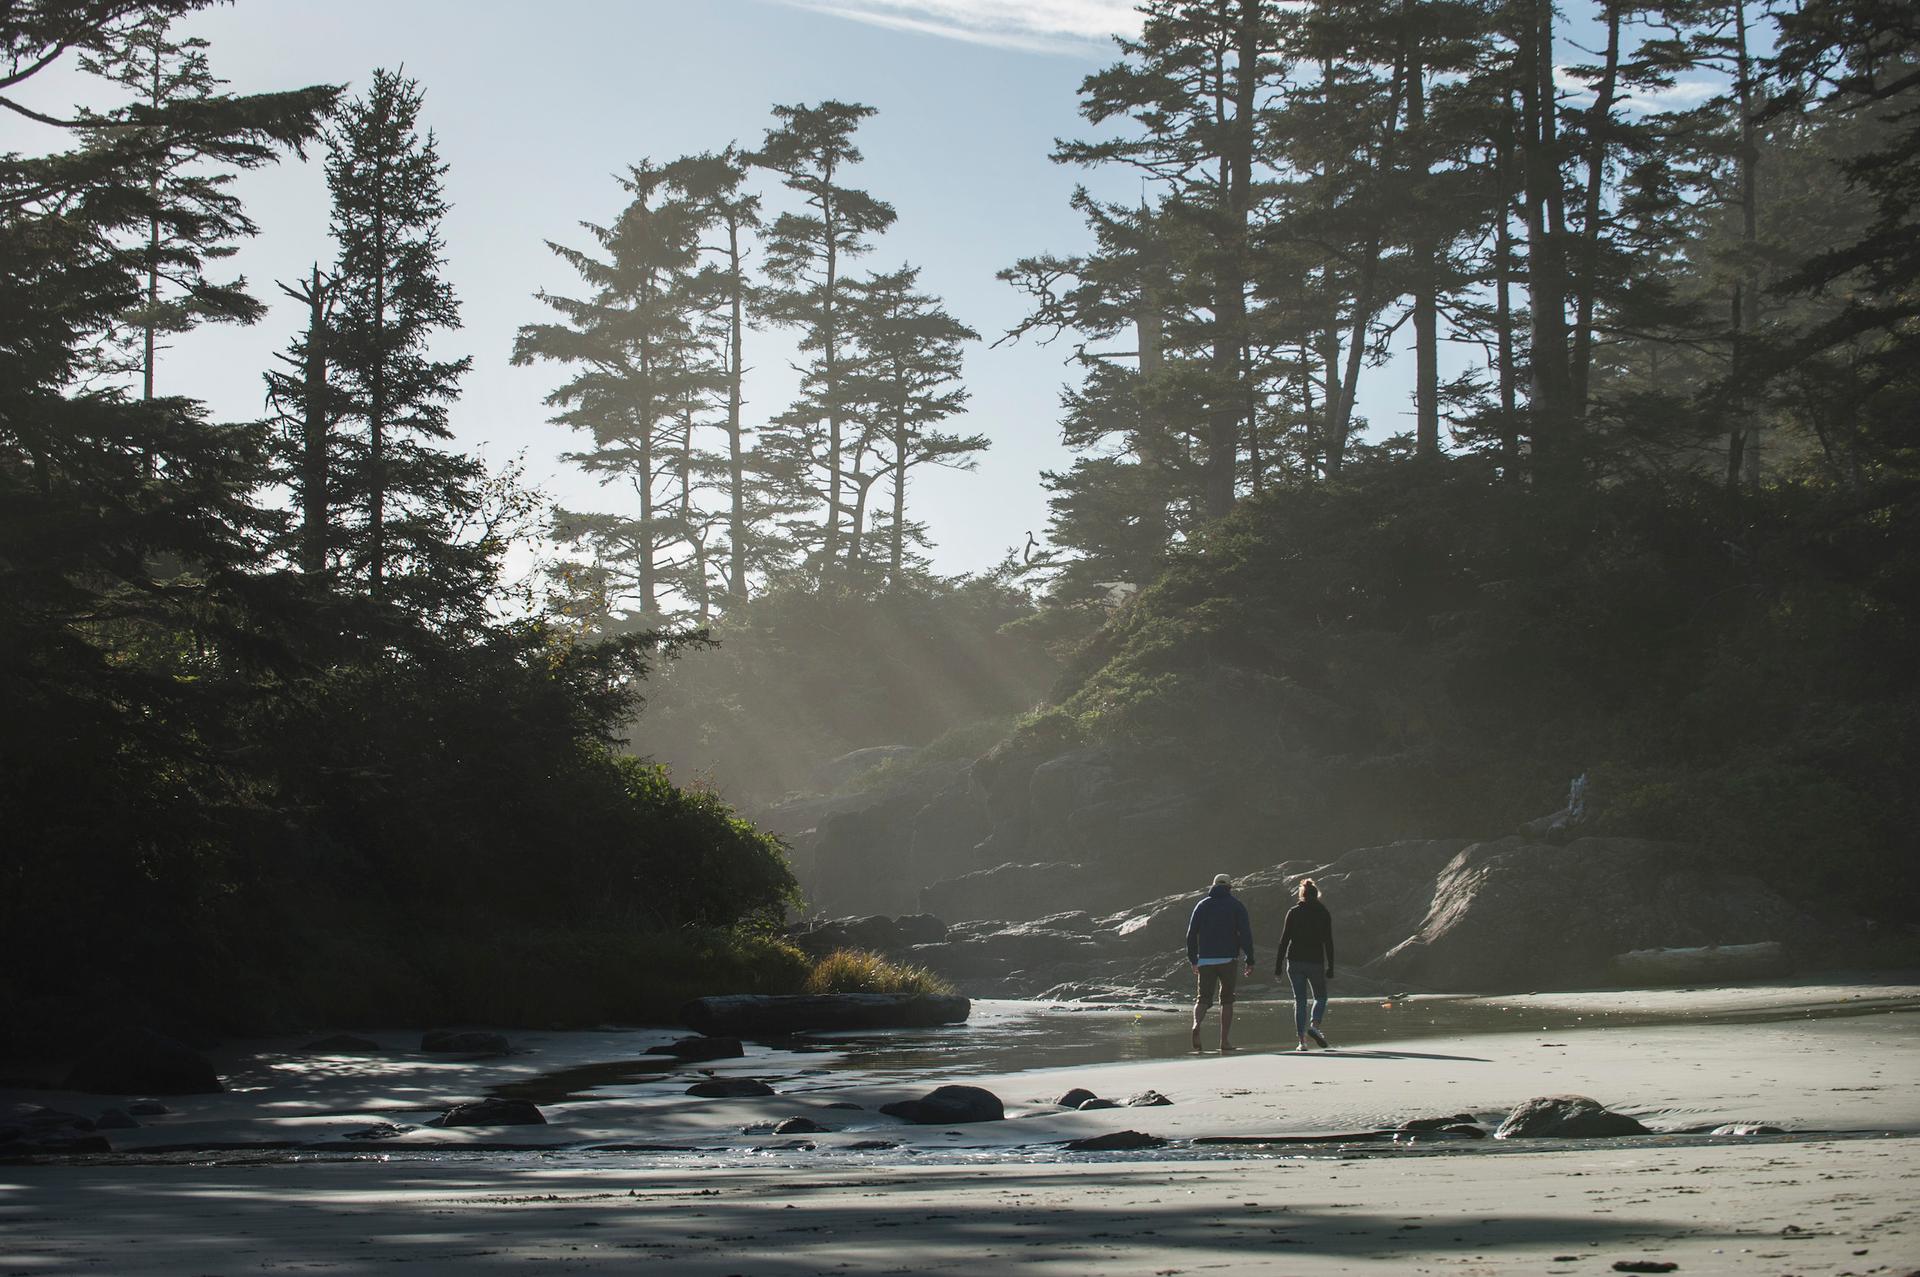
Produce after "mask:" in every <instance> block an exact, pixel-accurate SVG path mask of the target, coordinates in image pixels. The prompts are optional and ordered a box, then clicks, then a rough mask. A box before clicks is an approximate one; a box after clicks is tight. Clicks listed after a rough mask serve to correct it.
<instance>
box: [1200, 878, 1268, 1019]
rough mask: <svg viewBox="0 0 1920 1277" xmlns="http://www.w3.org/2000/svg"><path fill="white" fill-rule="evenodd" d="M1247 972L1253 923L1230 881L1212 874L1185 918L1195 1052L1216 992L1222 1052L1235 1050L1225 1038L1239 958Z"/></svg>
mask: <svg viewBox="0 0 1920 1277" xmlns="http://www.w3.org/2000/svg"><path fill="white" fill-rule="evenodd" d="M1243 953H1244V954H1245V955H1246V958H1247V974H1248V975H1252V974H1253V924H1252V922H1250V921H1249V920H1248V918H1247V907H1246V906H1245V905H1243V904H1241V903H1240V902H1239V901H1238V900H1237V899H1235V898H1234V894H1233V879H1231V878H1229V877H1227V875H1225V874H1215V875H1214V879H1213V886H1211V887H1209V888H1208V889H1207V894H1206V895H1204V896H1202V897H1200V903H1199V904H1197V905H1195V906H1194V907H1193V916H1192V917H1190V918H1188V919H1187V965H1189V966H1191V967H1192V968H1193V982H1194V989H1193V1049H1194V1051H1195V1053H1196V1054H1197V1053H1198V1052H1199V1051H1200V1049H1201V1048H1200V1024H1201V1021H1203V1020H1205V1019H1206V1018H1207V1008H1208V1007H1210V1006H1212V1005H1213V995H1214V992H1215V990H1218V991H1219V994H1220V1049H1221V1050H1222V1051H1231V1050H1233V1049H1234V1048H1233V1044H1232V1043H1231V1042H1229V1041H1228V1040H1227V1035H1228V1034H1230V1033H1231V1032H1232V1031H1233V989H1234V984H1235V983H1236V980H1235V969H1236V967H1237V966H1238V961H1237V960H1238V958H1239V957H1240V955H1241V954H1243Z"/></svg>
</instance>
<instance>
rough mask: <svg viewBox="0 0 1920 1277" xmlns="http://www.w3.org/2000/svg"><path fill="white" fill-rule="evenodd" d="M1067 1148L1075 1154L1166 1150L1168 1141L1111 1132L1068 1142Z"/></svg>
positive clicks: (1140, 1135)
mask: <svg viewBox="0 0 1920 1277" xmlns="http://www.w3.org/2000/svg"><path fill="white" fill-rule="evenodd" d="M1066 1146H1067V1149H1068V1151H1070V1152H1074V1153H1112V1152H1118V1151H1121V1150H1124V1149H1130V1148H1165V1147H1166V1146H1167V1141H1166V1140H1164V1139H1162V1138H1160V1137H1159V1136H1158V1135H1147V1134H1144V1133H1143V1132H1140V1131H1109V1132H1107V1133H1106V1134H1105V1135H1089V1136H1087V1137H1086V1138H1085V1139H1078V1140H1068V1141H1067V1145H1066Z"/></svg>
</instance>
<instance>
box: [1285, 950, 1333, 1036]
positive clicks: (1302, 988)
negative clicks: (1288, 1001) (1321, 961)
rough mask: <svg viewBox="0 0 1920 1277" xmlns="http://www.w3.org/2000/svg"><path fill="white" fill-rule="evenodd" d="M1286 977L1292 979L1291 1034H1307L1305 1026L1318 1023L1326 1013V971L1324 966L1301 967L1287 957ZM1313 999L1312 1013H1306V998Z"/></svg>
mask: <svg viewBox="0 0 1920 1277" xmlns="http://www.w3.org/2000/svg"><path fill="white" fill-rule="evenodd" d="M1287 978H1288V979H1289V980H1291V981H1293V1035H1294V1036H1295V1037H1298V1038H1304V1037H1306V1036H1307V1026H1308V1025H1309V1024H1318V1023H1320V1020H1321V1018H1322V1017H1323V1016H1325V1015H1326V1013H1327V972H1326V968H1325V967H1321V966H1317V965H1316V966H1312V967H1302V966H1301V965H1300V964H1299V963H1297V962H1295V961H1293V959H1291V958H1289V959H1287ZM1309 996H1311V997H1312V999H1313V1014H1312V1015H1311V1016H1309V1015H1308V1014H1307V999H1308V997H1309Z"/></svg>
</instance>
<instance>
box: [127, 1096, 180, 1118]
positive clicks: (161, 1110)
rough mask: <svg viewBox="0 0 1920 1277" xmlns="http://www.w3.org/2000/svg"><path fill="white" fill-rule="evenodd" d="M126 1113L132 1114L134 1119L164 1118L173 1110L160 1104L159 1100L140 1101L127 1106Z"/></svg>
mask: <svg viewBox="0 0 1920 1277" xmlns="http://www.w3.org/2000/svg"><path fill="white" fill-rule="evenodd" d="M127 1112H129V1113H131V1114H133V1115H134V1116H135V1117H165V1116H166V1115H167V1114H169V1113H171V1112H173V1110H172V1109H170V1108H168V1107H167V1106H166V1105H164V1104H162V1103H161V1102H160V1101H159V1100H140V1101H138V1102H136V1103H133V1104H129V1105H127Z"/></svg>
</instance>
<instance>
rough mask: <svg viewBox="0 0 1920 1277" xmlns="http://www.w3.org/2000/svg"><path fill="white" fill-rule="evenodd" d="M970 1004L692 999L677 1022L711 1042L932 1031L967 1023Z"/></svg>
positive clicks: (846, 998) (847, 997)
mask: <svg viewBox="0 0 1920 1277" xmlns="http://www.w3.org/2000/svg"><path fill="white" fill-rule="evenodd" d="M971 1010H972V1004H971V1003H970V1002H968V1001H967V999H965V998H963V997H960V996H958V995H950V994H908V993H819V994H812V993H796V994H733V995H728V996H722V997H711V998H695V999H694V1000H693V1001H691V1002H689V1003H687V1004H686V1005H685V1006H683V1007H681V1008H680V1020H681V1023H683V1024H685V1025H686V1026H687V1027H688V1028H690V1029H692V1030H694V1031H695V1032H696V1033H704V1034H706V1035H708V1036H709V1037H720V1036H728V1037H744V1038H759V1037H785V1036H787V1035H789V1034H794V1033H809V1032H814V1031H818V1030H825V1029H899V1028H930V1027H932V1026H934V1025H938V1024H962V1023H965V1021H966V1018H967V1016H968V1014H969V1013H970V1012H971Z"/></svg>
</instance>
